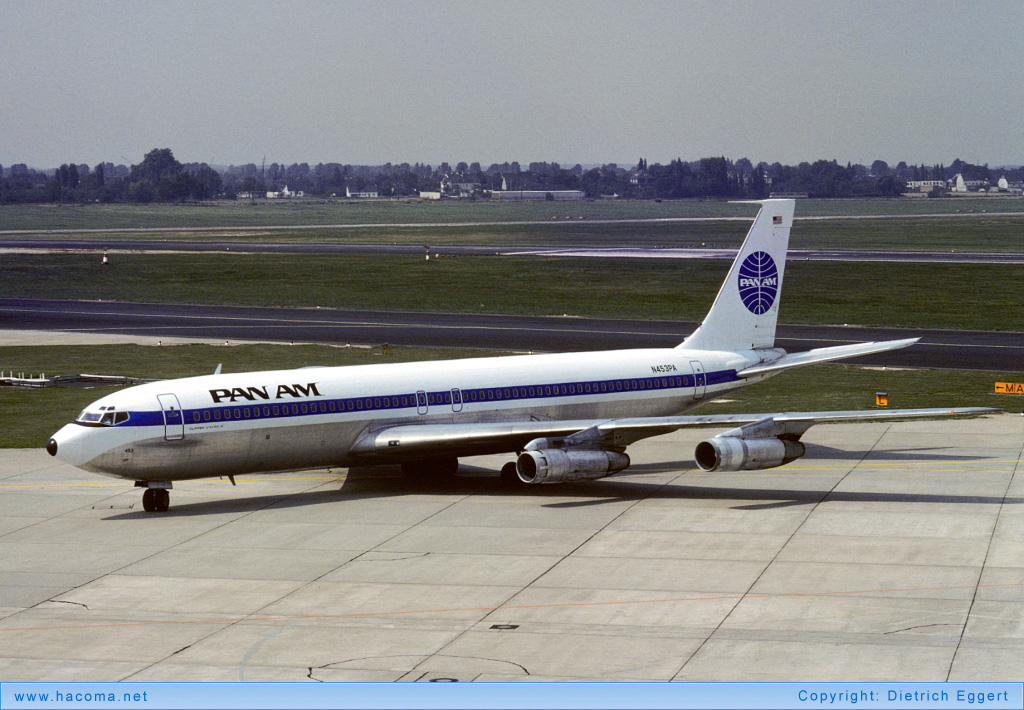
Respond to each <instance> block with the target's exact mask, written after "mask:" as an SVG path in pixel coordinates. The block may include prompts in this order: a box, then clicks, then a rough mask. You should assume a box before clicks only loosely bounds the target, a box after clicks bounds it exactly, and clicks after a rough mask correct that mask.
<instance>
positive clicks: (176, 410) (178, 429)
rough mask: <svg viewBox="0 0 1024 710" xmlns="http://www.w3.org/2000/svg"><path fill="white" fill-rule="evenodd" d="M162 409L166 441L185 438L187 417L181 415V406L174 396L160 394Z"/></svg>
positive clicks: (159, 399)
mask: <svg viewBox="0 0 1024 710" xmlns="http://www.w3.org/2000/svg"><path fill="white" fill-rule="evenodd" d="M156 398H157V400H158V401H159V402H160V409H162V410H163V411H164V439H166V440H167V441H177V440H178V439H184V438H185V417H184V416H182V413H181V405H180V404H178V398H177V397H176V396H175V395H173V394H158V395H157V396H156Z"/></svg>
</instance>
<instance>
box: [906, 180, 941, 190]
mask: <svg viewBox="0 0 1024 710" xmlns="http://www.w3.org/2000/svg"><path fill="white" fill-rule="evenodd" d="M935 189H939V190H945V189H946V181H945V180H908V181H907V192H915V191H916V192H931V191H932V190H935Z"/></svg>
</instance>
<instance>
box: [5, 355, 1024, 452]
mask: <svg viewBox="0 0 1024 710" xmlns="http://www.w3.org/2000/svg"><path fill="white" fill-rule="evenodd" d="M478 356H484V357H494V353H491V352H487V353H480V352H475V351H458V350H430V349H424V348H396V347H392V348H391V349H390V352H389V354H388V355H386V356H385V355H382V354H381V352H380V350H379V349H367V348H334V347H328V346H320V345H305V346H294V347H291V346H282V345H253V346H231V347H222V346H209V345H179V346H164V347H153V346H148V347H147V346H137V345H116V346H110V345H95V346H75V347H65V348H60V349H57V348H50V347H0V369H2V370H4V371H7V372H10V371H12V370H13V371H14V372H16V373H18V372H25V373H26V374H30V373H31V374H40V373H42V372H45V373H46V374H47V375H51V376H52V375H56V374H77V373H82V372H90V373H98V374H117V375H127V376H132V377H145V378H155V379H169V378H176V377H187V376H192V375H200V374H207V373H210V372H213V370H214V368H216V366H217V364H218V363H223V365H224V370H223V371H224V372H241V371H250V370H266V369H284V368H294V367H305V366H310V365H356V364H365V363H382V362H408V361H413V360H432V359H437V360H440V359H452V358H460V357H478ZM1015 377H1019V374H1016V375H1012V374H1000V373H992V372H963V371H953V370H881V369H876V368H864V367H854V366H850V365H819V366H814V367H809V368H801V369H800V370H798V371H794V372H789V373H785V374H783V375H779V376H778V377H775V378H772V379H770V380H768V381H766V382H763V383H760V384H758V385H754V386H751V387H748V388H746V389H744V390H740V391H739V392H737V393H735V394H733V395H730V396H729V401H728V402H723V403H721V404H719V403H716V402H711V403H709V404H707V405H705V406H704V407H702V408H701V409H700V410H699V411H701V412H706V413H716V412H717V413H728V412H774V411H811V410H815V411H816V410H831V409H836V410H844V409H871V408H872V407H873V405H874V393H875V392H877V391H884V392H888V393H889V406H890V407H893V408H911V407H947V406H948V407H952V406H990V407H1001V408H1006V409H1008V410H1011V411H1020V410H1021V406H1022V405H1024V398H1020V397H1018V398H1014V397H1007V396H1002V395H995V394H993V383H995V382H997V381H1007V378H1009V381H1016V380H1014V379H1012V378H1015ZM116 389H117V388H112V387H97V388H91V389H68V388H56V387H54V388H46V389H22V388H16V387H3V388H0V447H15V448H31V447H41V446H45V444H46V441H47V440H48V439H49V437H50V435H51V434H53V432H55V431H57V429H59V428H60V427H61V426H63V425H64V424H66V423H67V422H68V421H70V420H72V419H74V418H75V417H76V416H77V415H78V413H79V412H80V411H81V410H82V409H83V408H85V406H86V405H88V404H89V403H90V402H93V401H95V400H97V399H99V398H100V397H102V396H104V394H106V393H108V392H111V391H115V390H116Z"/></svg>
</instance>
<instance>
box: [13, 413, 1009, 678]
mask: <svg viewBox="0 0 1024 710" xmlns="http://www.w3.org/2000/svg"><path fill="white" fill-rule="evenodd" d="M713 406H714V405H708V407H707V408H711V407H713ZM706 435H708V432H696V431H693V432H685V433H677V434H672V435H668V436H663V437H658V438H654V439H649V440H646V441H644V442H640V443H638V444H636V445H634V446H633V447H631V449H630V453H631V454H632V455H633V460H634V465H633V466H632V467H631V469H629V470H628V471H627V472H625V473H624V474H621V475H618V476H615V477H612V478H609V479H603V480H600V481H592V482H587V483H580V484H570V485H561V486H539V487H536V488H530V489H526V490H522V491H519V490H516V491H509V490H508V489H504V488H502V487H500V485H499V483H498V480H497V476H496V473H497V470H498V467H499V466H500V465H501V464H502V463H503V462H504V461H505V458H504V457H481V458H477V459H465V460H463V468H462V470H461V472H460V475H459V476H458V478H457V479H456V481H455V482H454V483H452V484H449V485H447V486H445V485H426V484H422V483H421V484H415V483H411V482H409V481H407V480H406V479H403V478H400V477H398V476H397V474H396V472H395V471H394V470H393V469H390V468H376V469H365V470H361V471H346V470H336V471H327V470H318V471H307V472H303V473H295V474H286V475H282V476H278V477H273V476H249V477H242V478H240V479H239V480H238V486H237V487H232V486H231V485H230V484H229V483H228V482H227V481H223V480H218V479H213V480H204V481H193V482H185V483H176V484H175V488H174V490H173V491H172V494H171V498H172V505H171V509H170V511H169V512H168V513H166V514H147V513H144V512H142V511H141V502H140V498H141V496H140V493H139V491H138V490H137V489H133V488H132V487H131V485H129V484H127V483H122V482H118V481H114V480H110V479H105V478H102V477H99V476H94V475H90V474H86V473H83V472H80V471H77V470H75V469H72V468H70V467H68V466H66V465H63V464H61V463H60V462H57V461H56V460H54V459H53V458H51V457H49V456H48V455H47V454H46V453H45V452H44V451H42V450H8V451H5V452H4V456H3V457H2V458H0V676H2V677H3V678H4V680H5V681H10V682H22V681H68V680H78V681H203V680H225V681H432V680H458V681H544V680H557V681H565V680H583V681H669V680H675V681H684V680H700V681H723V682H733V681H792V680H809V679H814V680H818V681H906V680H915V681H945V680H950V681H1019V680H1020V678H1021V677H1022V675H1024V534H1022V532H1021V531H1022V530H1024V480H1022V477H1021V474H1022V473H1024V469H1022V468H1021V465H1022V464H1021V461H1022V460H1024V459H1022V457H1024V450H1022V447H1024V418H1021V417H1019V416H1010V415H998V416H992V417H985V418H981V419H972V420H960V421H956V422H953V421H944V422H905V423H885V424H844V425H831V426H818V427H814V428H812V429H811V430H810V431H809V432H808V433H807V435H805V437H804V441H805V442H806V443H807V446H808V452H807V456H806V457H805V458H803V459H801V460H799V461H797V462H794V463H793V464H790V465H789V466H786V467H783V468H778V469H773V470H769V471H761V472H749V473H733V474H720V473H711V474H708V473H703V472H700V471H697V470H695V469H694V466H693V463H692V457H691V454H692V451H693V447H694V445H695V444H696V442H697V441H699V440H700V439H701V438H703V437H704V436H706ZM865 452H867V453H865Z"/></svg>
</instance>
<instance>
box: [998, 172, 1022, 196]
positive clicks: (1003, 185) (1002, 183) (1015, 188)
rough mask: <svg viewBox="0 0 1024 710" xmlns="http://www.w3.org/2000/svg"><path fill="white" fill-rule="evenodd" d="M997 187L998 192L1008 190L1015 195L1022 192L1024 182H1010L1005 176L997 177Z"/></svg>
mask: <svg viewBox="0 0 1024 710" xmlns="http://www.w3.org/2000/svg"><path fill="white" fill-rule="evenodd" d="M996 185H997V186H998V188H999V192H1009V193H1013V194H1015V195H1020V194H1022V193H1024V182H1010V181H1008V180H1007V179H1006V176H1005V175H1004V176H1003V177H1001V178H999V182H997V183H996Z"/></svg>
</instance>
